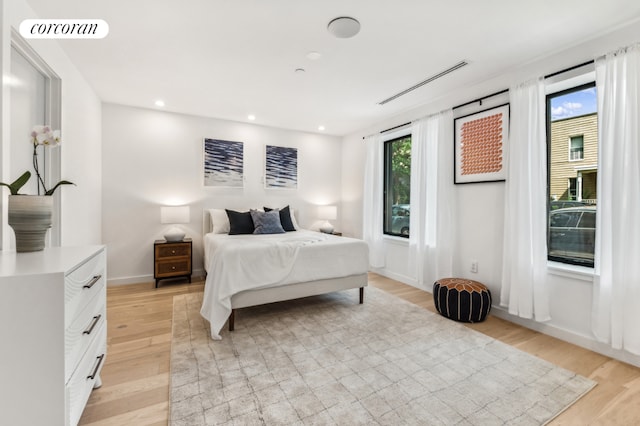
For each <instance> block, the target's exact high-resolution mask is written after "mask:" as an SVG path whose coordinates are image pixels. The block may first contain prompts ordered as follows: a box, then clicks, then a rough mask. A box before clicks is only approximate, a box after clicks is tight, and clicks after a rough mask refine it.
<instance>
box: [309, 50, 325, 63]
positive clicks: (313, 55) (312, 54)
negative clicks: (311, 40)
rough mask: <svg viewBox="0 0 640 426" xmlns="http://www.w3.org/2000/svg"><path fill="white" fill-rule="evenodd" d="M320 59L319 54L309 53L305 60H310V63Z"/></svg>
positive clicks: (320, 55)
mask: <svg viewBox="0 0 640 426" xmlns="http://www.w3.org/2000/svg"><path fill="white" fill-rule="evenodd" d="M321 57H322V54H321V53H320V52H309V53H307V59H311V60H312V61H317V60H318V59H320V58H321Z"/></svg>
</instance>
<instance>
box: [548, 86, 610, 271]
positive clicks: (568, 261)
mask: <svg viewBox="0 0 640 426" xmlns="http://www.w3.org/2000/svg"><path fill="white" fill-rule="evenodd" d="M595 87H596V82H595V81H593V80H590V81H588V82H586V83H579V84H577V85H572V86H571V87H567V88H565V89H562V90H557V91H549V92H547V93H546V95H545V119H546V137H547V141H546V142H547V190H546V194H547V210H546V212H547V213H546V215H547V217H546V219H547V261H548V262H553V263H556V264H562V265H574V266H578V267H585V268H589V269H590V270H592V269H593V267H594V261H595V259H594V260H592V261H589V260H578V259H575V258H568V257H561V256H553V255H551V254H550V253H549V246H550V238H551V226H550V219H551V212H552V211H553V210H552V209H551V201H552V200H551V197H550V193H551V123H552V114H551V99H552V98H556V97H559V96H563V95H566V94H569V93H573V92H579V91H581V90H585V89H590V88H595ZM599 113H600V111H598V110H597V109H596V114H599ZM570 141H571V139H570V138H569V151H570V150H571V142H570ZM582 143H583V150H584V136H583V142H582ZM569 155H570V154H569ZM598 155H599V154H598ZM583 159H584V151H583ZM574 161H579V160H574ZM577 186H578V185H577V178H576V191H577ZM576 198H577V193H576ZM596 244H597V243H596ZM594 254H595V253H594Z"/></svg>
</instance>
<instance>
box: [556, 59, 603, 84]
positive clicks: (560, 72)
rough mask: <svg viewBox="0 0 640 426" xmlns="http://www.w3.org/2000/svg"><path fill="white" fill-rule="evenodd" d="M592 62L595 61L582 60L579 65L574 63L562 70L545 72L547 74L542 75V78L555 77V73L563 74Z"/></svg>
mask: <svg viewBox="0 0 640 426" xmlns="http://www.w3.org/2000/svg"><path fill="white" fill-rule="evenodd" d="M594 62H595V61H594V60H590V61H587V62H584V63H582V64H579V65H574V66H572V67H569V68H566V69H564V70H560V71H556V72H553V73H551V74H547V75H545V76H544V78H545V79H547V78H551V77H555V76H556V75H559V74H563V73H565V72H569V71H573V70H575V69H578V68H580V67H584V66H585V65H591V64H593V63H594Z"/></svg>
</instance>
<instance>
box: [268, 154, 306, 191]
mask: <svg viewBox="0 0 640 426" xmlns="http://www.w3.org/2000/svg"><path fill="white" fill-rule="evenodd" d="M265 186H266V187H267V188H283V189H295V188H297V187H298V149H297V148H285V147H281V146H272V145H267V156H266V165H265Z"/></svg>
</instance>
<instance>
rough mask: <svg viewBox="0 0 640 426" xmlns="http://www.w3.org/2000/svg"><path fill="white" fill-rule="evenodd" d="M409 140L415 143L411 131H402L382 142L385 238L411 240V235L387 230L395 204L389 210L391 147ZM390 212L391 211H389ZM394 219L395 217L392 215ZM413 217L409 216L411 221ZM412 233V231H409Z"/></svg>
mask: <svg viewBox="0 0 640 426" xmlns="http://www.w3.org/2000/svg"><path fill="white" fill-rule="evenodd" d="M406 138H409V139H410V140H411V142H412V143H413V137H412V134H411V131H409V130H405V131H401V132H394V133H393V134H391V135H389V136H388V137H387V138H386V139H384V140H383V141H382V144H383V145H382V152H383V175H384V180H383V188H382V191H383V192H382V199H383V201H382V204H383V206H382V234H383V235H384V236H385V237H396V238H402V239H406V240H408V239H409V236H410V234H406V235H403V234H402V233H394V232H392V229H389V230H387V220H388V219H389V217H388V215H389V213H391V210H392V209H393V204H392V205H391V206H390V208H389V209H387V207H388V206H387V195H388V190H389V184H390V183H389V182H390V179H391V173H392V170H391V164H389V162H390V161H391V155H390V153H391V147H392V146H393V142H398V141H401V140H403V139H406ZM409 176H411V174H409ZM409 185H411V182H410V181H409ZM409 191H411V187H409ZM409 206H411V200H409ZM387 210H389V211H387ZM392 217H393V215H392ZM410 218H411V216H409V220H411V219H410ZM391 226H392V224H390V225H389V228H391ZM409 232H411V231H409Z"/></svg>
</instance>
